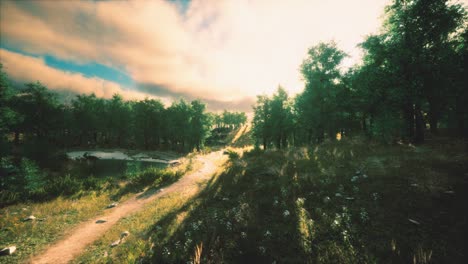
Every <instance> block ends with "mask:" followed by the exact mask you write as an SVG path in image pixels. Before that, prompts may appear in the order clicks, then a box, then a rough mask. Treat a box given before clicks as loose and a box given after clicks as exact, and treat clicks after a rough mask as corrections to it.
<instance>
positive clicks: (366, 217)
mask: <svg viewBox="0 0 468 264" xmlns="http://www.w3.org/2000/svg"><path fill="white" fill-rule="evenodd" d="M360 216H361V220H362V221H363V222H364V221H367V220H369V214H367V212H366V209H364V208H361V212H360Z"/></svg>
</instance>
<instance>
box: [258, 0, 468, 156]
mask: <svg viewBox="0 0 468 264" xmlns="http://www.w3.org/2000/svg"><path fill="white" fill-rule="evenodd" d="M385 11H386V20H385V22H384V24H383V27H382V30H381V33H380V34H377V35H371V36H368V37H367V38H366V39H365V40H364V42H362V43H361V44H360V47H361V49H362V50H363V52H364V57H363V61H362V62H361V63H359V64H357V65H356V66H354V67H352V68H350V69H349V70H347V71H346V72H344V71H343V70H342V69H341V68H340V66H341V62H342V60H343V59H344V58H345V57H346V54H345V53H344V52H343V51H341V50H339V49H338V48H337V47H336V44H335V43H334V42H329V43H320V44H318V45H316V46H313V47H311V48H310V49H309V51H308V54H307V57H306V58H305V59H304V61H303V63H302V65H301V73H302V77H303V79H304V81H305V90H304V91H303V92H302V93H301V94H299V95H298V96H297V97H295V98H288V95H287V94H286V92H285V91H284V90H283V89H282V88H281V87H280V88H279V89H278V92H277V93H276V94H275V95H273V96H272V97H267V96H259V97H258V100H257V104H256V106H255V107H254V111H255V115H254V120H253V129H254V135H255V138H256V139H257V145H263V146H264V148H267V147H268V146H271V145H275V146H276V147H277V148H281V147H286V146H287V145H288V144H296V145H301V144H310V143H315V142H321V141H323V140H324V139H325V138H327V137H328V138H330V139H335V138H336V135H337V133H341V134H342V135H350V134H365V135H367V136H368V137H370V138H374V139H378V140H381V141H384V142H388V143H390V142H395V141H397V140H404V141H409V142H413V143H423V142H424V140H425V136H426V133H427V132H428V131H429V130H430V133H431V134H432V135H437V134H438V133H439V132H440V128H443V130H444V131H448V134H449V135H453V136H459V137H464V138H465V140H466V139H467V135H468V89H467V87H468V86H467V84H468V82H467V77H466V76H468V72H467V68H466V61H467V60H466V59H467V54H468V45H467V40H468V28H467V24H466V21H467V13H466V10H465V9H464V8H463V7H462V6H461V5H458V4H451V3H449V1H446V0H434V1H424V0H415V1H399V0H395V1H393V3H392V4H391V5H389V6H387V8H386V10H385Z"/></svg>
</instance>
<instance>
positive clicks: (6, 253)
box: [0, 246, 16, 256]
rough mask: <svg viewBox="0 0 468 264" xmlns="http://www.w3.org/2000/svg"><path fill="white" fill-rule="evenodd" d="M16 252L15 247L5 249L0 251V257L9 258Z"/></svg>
mask: <svg viewBox="0 0 468 264" xmlns="http://www.w3.org/2000/svg"><path fill="white" fill-rule="evenodd" d="M15 251H16V246H11V247H6V248H4V249H2V250H0V256H9V255H11V254H13V253H14V252H15Z"/></svg>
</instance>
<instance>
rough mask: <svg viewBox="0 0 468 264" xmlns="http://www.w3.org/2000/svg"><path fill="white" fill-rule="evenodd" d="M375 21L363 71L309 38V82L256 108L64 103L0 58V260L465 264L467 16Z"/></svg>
mask: <svg viewBox="0 0 468 264" xmlns="http://www.w3.org/2000/svg"><path fill="white" fill-rule="evenodd" d="M383 14H384V15H383V19H382V21H381V25H380V29H379V31H378V32H377V33H373V34H371V35H367V36H365V37H363V39H362V41H361V42H360V43H359V45H358V47H359V49H360V51H361V52H362V54H363V56H362V59H361V60H360V61H358V62H357V63H355V64H354V65H352V66H350V67H345V66H344V61H345V59H346V58H347V57H348V56H349V55H348V54H346V52H345V51H343V50H341V49H340V48H339V44H338V42H337V41H334V40H322V41H320V42H317V43H311V46H310V48H309V49H308V50H307V53H306V54H304V58H303V59H302V63H301V64H300V65H297V66H298V71H299V73H300V76H301V78H302V81H303V84H304V87H303V89H302V90H301V91H300V92H299V93H297V94H291V93H290V92H288V91H289V90H288V89H287V87H284V86H282V85H279V86H278V87H277V89H276V91H275V92H274V93H272V94H260V95H258V96H257V97H256V102H255V104H254V105H252V111H251V112H240V111H227V110H224V111H217V112H214V111H213V112H212V111H209V109H210V108H209V103H208V102H204V100H202V99H197V100H193V101H186V100H184V99H182V98H181V99H177V100H174V101H173V102H172V103H171V104H170V105H165V104H164V103H163V102H162V101H160V100H158V99H151V98H146V99H144V100H139V101H137V100H133V101H132V100H126V99H124V97H123V96H121V95H119V94H115V95H114V96H113V97H112V98H108V99H104V98H100V97H98V96H96V95H95V94H93V93H92V94H76V95H74V96H73V98H72V99H67V100H65V99H64V98H63V97H62V96H61V94H60V92H58V91H55V90H54V89H48V88H47V83H41V82H28V83H26V84H24V85H22V84H21V85H19V84H18V83H17V82H15V81H13V78H10V76H9V75H8V74H7V73H6V71H5V70H4V68H3V67H4V66H2V64H1V63H0V176H1V178H0V231H1V232H0V263H22V262H28V261H29V262H32V263H193V264H199V263H350V264H351V263H414V264H428V263H466V261H467V260H468V254H467V253H466V250H465V249H464V247H465V245H466V236H465V234H466V232H468V225H467V222H468V221H467V219H468V211H467V210H466V199H468V194H467V192H466V189H467V188H468V88H467V87H468V80H467V76H468V72H467V62H466V61H467V55H468V22H467V21H468V12H467V9H466V6H463V5H462V4H459V3H456V2H452V1H447V0H431V1H427V0H409V1H407V0H392V1H390V4H389V5H387V6H386V7H385V9H384V10H383ZM304 34H305V33H304ZM0 62H1V61H0ZM278 63H279V62H278ZM10 67H11V65H10ZM213 78H215V76H213ZM74 155H75V156H74ZM116 157H117V158H116ZM103 162H104V163H105V162H108V163H106V164H105V166H103V165H102V164H103ZM117 167H118V169H119V170H118V171H117V170H115V168H117ZM102 170H104V171H106V172H107V173H106V174H102ZM99 173H101V174H99ZM116 239H117V240H116ZM70 245H73V246H70ZM2 248H3V249H2Z"/></svg>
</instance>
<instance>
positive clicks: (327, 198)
mask: <svg viewBox="0 0 468 264" xmlns="http://www.w3.org/2000/svg"><path fill="white" fill-rule="evenodd" d="M330 200H331V199H330V197H328V196H325V197H324V198H323V202H324V203H328V202H330Z"/></svg>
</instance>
